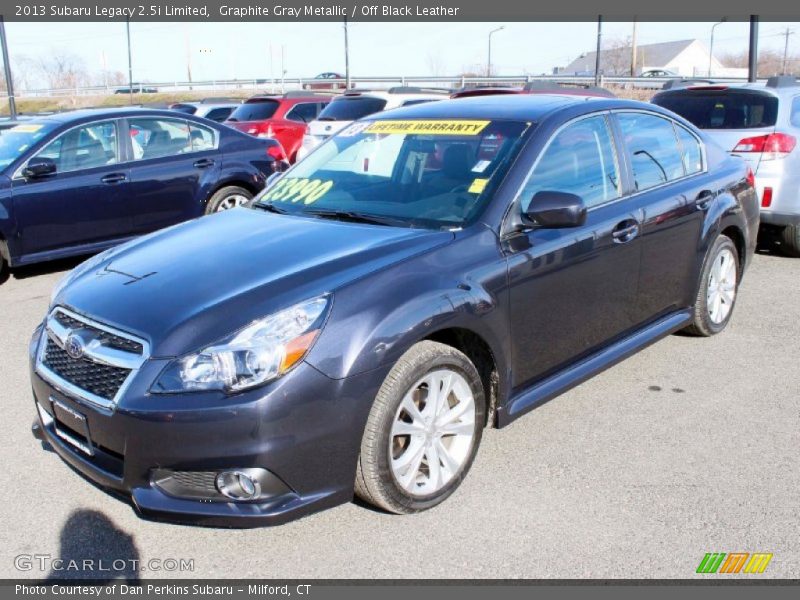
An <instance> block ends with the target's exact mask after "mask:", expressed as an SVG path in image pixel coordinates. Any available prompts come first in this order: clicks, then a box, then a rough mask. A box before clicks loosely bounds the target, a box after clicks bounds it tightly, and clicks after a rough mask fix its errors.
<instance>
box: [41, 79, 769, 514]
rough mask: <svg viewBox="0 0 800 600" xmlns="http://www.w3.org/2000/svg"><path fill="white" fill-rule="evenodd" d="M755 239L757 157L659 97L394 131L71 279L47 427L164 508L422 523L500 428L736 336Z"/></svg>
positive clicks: (480, 114)
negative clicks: (650, 352) (374, 516)
mask: <svg viewBox="0 0 800 600" xmlns="http://www.w3.org/2000/svg"><path fill="white" fill-rule="evenodd" d="M757 228H758V206H757V202H756V195H755V192H754V187H753V176H752V172H751V171H750V170H749V169H748V167H747V165H746V164H745V163H744V162H743V161H741V160H740V159H738V158H736V157H732V156H728V155H727V154H726V153H725V152H724V151H723V150H722V149H720V148H719V147H717V146H716V145H714V144H713V143H710V142H708V141H707V140H706V138H705V137H704V136H703V135H702V133H701V132H699V131H698V130H697V129H695V128H694V127H693V126H692V125H690V124H689V123H687V122H686V121H684V120H683V119H681V118H680V117H678V116H676V115H674V114H672V113H670V112H669V111H666V110H664V109H661V108H659V107H657V106H653V105H648V104H643V103H639V102H633V101H626V100H615V99H614V100H611V99H601V98H591V99H587V98H580V97H576V96H557V95H553V96H548V95H536V96H531V95H514V96H484V97H477V98H467V99H461V100H452V101H443V102H435V103H429V104H422V105H418V106H414V107H409V108H403V109H399V110H396V111H389V112H386V113H380V114H376V115H372V116H370V117H368V118H367V120H364V121H359V122H356V123H353V124H351V125H349V126H348V127H346V128H345V129H344V130H343V131H341V132H340V133H339V134H338V135H337V136H335V137H334V138H332V139H330V140H329V141H327V142H326V143H325V144H323V145H321V146H320V147H319V148H318V149H317V150H315V151H314V152H313V153H312V154H310V155H309V156H308V158H306V159H305V160H303V161H302V162H300V163H298V164H296V165H295V166H294V167H292V168H291V169H290V170H289V171H287V172H286V173H284V174H283V175H277V176H275V178H274V179H273V180H271V181H270V182H269V183H268V185H267V187H266V188H265V190H264V192H262V193H261V194H259V195H258V196H257V197H256V198H255V199H254V200H253V201H252V203H251V204H250V205H248V207H247V208H237V209H236V210H231V211H227V212H225V213H222V214H219V215H214V216H212V217H209V218H204V219H199V220H196V221H192V222H190V223H185V224H183V225H179V226H177V227H173V228H171V229H169V230H167V231H161V232H157V233H154V234H152V235H150V236H147V237H144V238H140V239H139V240H136V241H133V242H130V243H128V244H126V245H123V246H119V247H117V248H113V249H111V250H109V251H107V252H105V253H103V254H100V255H98V256H96V257H94V258H93V259H91V260H89V261H87V262H86V263H84V264H83V265H81V266H79V267H78V268H77V269H75V270H74V271H73V272H72V273H70V274H69V275H67V276H66V278H65V279H64V280H63V281H62V282H61V283H60V284H59V285H58V286H57V288H56V289H55V291H54V293H53V298H52V302H51V305H50V308H49V311H48V314H47V315H46V316H45V319H44V321H43V323H42V324H41V326H40V327H39V328H38V329H37V330H36V332H35V333H34V335H33V338H32V340H31V344H30V349H29V359H30V368H31V383H32V388H33V395H34V399H35V409H36V411H37V414H38V417H37V420H36V422H35V424H34V433H35V434H36V435H37V436H39V438H40V439H42V440H46V441H47V442H48V443H49V444H50V445H52V447H53V448H54V449H55V450H56V452H58V454H59V455H60V456H61V457H62V458H63V459H64V460H65V461H66V462H68V463H69V464H71V465H72V466H73V467H74V468H75V469H77V470H78V471H80V472H81V473H83V474H84V475H85V476H86V477H87V478H89V479H90V480H92V481H94V482H96V483H98V484H100V485H101V486H105V487H107V488H110V489H113V490H116V491H117V492H121V493H122V494H123V495H125V496H127V497H129V498H131V500H132V503H133V504H134V505H135V507H136V508H137V509H138V510H139V511H140V512H141V513H143V514H146V515H149V516H153V517H157V518H162V519H167V520H180V521H187V522H193V523H198V524H204V525H224V526H246V525H258V524H276V523H281V522H284V521H287V520H289V519H292V518H295V517H298V516H300V515H303V514H307V513H309V512H311V511H317V510H320V509H322V508H325V507H330V506H333V505H336V504H340V503H343V502H348V501H350V500H351V499H352V498H353V495H354V493H355V494H357V495H358V496H360V497H361V498H363V499H364V500H365V501H366V502H369V503H372V504H374V505H375V506H377V507H380V508H382V509H384V510H387V511H390V512H393V513H413V512H417V511H421V510H424V509H427V508H430V507H432V506H435V505H437V504H439V503H440V502H442V501H444V500H445V499H446V498H447V497H448V496H449V495H450V494H452V493H453V492H454V491H455V490H456V488H457V487H458V486H459V484H460V483H461V481H462V480H463V479H464V477H465V476H466V474H467V471H468V470H469V468H470V465H471V464H472V461H473V458H474V457H475V453H476V452H477V449H478V445H479V444H480V441H481V434H482V431H483V429H484V427H485V426H487V425H494V426H498V427H503V426H505V425H508V424H509V423H511V422H512V421H514V420H515V419H516V418H518V417H519V416H521V415H523V414H524V413H526V412H528V411H529V410H531V409H533V408H534V407H536V406H538V405H540V404H542V403H543V402H546V401H547V400H549V399H551V398H553V397H554V396H556V395H558V394H561V393H562V392H564V391H565V390H568V389H569V388H571V387H572V386H575V385H577V384H578V383H581V382H583V381H584V380H586V379H588V378H589V377H591V376H593V375H595V374H596V373H598V372H600V371H602V370H603V369H605V368H607V367H609V366H611V365H613V364H615V363H616V362H618V361H620V360H622V359H624V358H626V357H627V356H629V355H631V354H632V353H634V352H636V351H638V350H640V349H642V348H644V347H645V346H647V345H648V344H651V343H652V342H654V341H656V340H658V339H659V338H661V337H663V336H666V335H668V334H670V333H672V332H674V331H678V330H686V331H689V332H690V333H693V334H696V335H699V336H710V335H714V334H717V333H719V332H721V331H722V330H723V329H725V327H726V325H727V324H728V323H729V321H730V319H731V316H732V311H733V308H734V303H735V301H736V297H737V293H738V289H739V287H738V286H739V282H740V280H741V277H742V275H743V274H744V272H745V270H746V267H747V266H748V264H749V263H750V261H751V258H752V255H753V252H754V247H755V239H756V231H757ZM698 351H700V350H698ZM622 418H624V416H623V417H622ZM48 493H50V490H48Z"/></svg>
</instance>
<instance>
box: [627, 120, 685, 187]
mask: <svg viewBox="0 0 800 600" xmlns="http://www.w3.org/2000/svg"><path fill="white" fill-rule="evenodd" d="M617 119H618V121H619V126H620V130H621V131H622V137H623V139H624V142H625V146H626V148H627V150H628V154H629V156H630V161H631V168H632V169H633V178H634V183H635V184H636V189H637V190H638V191H642V190H647V189H650V188H653V187H656V186H658V185H662V184H665V183H668V182H670V181H674V180H676V179H679V178H681V177H683V176H684V175H685V172H684V167H683V156H682V154H681V151H680V148H679V146H678V139H677V137H676V136H675V129H674V127H673V125H672V121H670V120H668V119H664V118H662V117H657V116H655V115H651V114H647V113H619V114H618V115H617Z"/></svg>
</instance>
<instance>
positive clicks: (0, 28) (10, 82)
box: [0, 15, 17, 121]
mask: <svg viewBox="0 0 800 600" xmlns="http://www.w3.org/2000/svg"><path fill="white" fill-rule="evenodd" d="M0 44H2V46H3V69H4V70H5V76H6V91H7V92H8V114H9V117H10V118H11V120H12V121H14V120H16V118H17V102H16V100H15V99H14V79H13V76H12V73H11V63H9V62H8V42H7V41H6V24H5V21H4V20H3V16H2V15H0Z"/></svg>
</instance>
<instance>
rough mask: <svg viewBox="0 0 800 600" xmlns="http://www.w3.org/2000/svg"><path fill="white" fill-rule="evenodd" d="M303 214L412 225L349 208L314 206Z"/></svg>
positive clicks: (384, 223)
mask: <svg viewBox="0 0 800 600" xmlns="http://www.w3.org/2000/svg"><path fill="white" fill-rule="evenodd" d="M303 214H307V215H313V216H315V217H320V218H323V219H339V220H341V221H351V222H353V223H371V224H373V225H388V226H391V227H410V224H409V223H408V221H404V220H402V219H395V218H392V217H385V216H383V215H367V214H363V213H357V212H353V211H349V210H333V209H327V208H314V209H311V210H304V211H303Z"/></svg>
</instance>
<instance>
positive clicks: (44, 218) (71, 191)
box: [12, 119, 132, 254]
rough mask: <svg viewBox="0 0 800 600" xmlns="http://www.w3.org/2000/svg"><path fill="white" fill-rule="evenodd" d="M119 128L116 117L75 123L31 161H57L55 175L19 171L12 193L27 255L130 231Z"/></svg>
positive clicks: (127, 174)
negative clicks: (25, 174)
mask: <svg viewBox="0 0 800 600" xmlns="http://www.w3.org/2000/svg"><path fill="white" fill-rule="evenodd" d="M119 128H120V123H119V122H118V121H117V120H115V119H106V120H102V121H96V122H93V123H88V124H85V125H79V126H76V127H73V128H72V129H69V130H68V131H66V132H64V133H62V134H61V135H59V136H58V137H56V138H55V139H54V140H53V141H52V142H50V143H49V144H47V145H46V146H45V147H44V148H42V149H41V150H39V151H38V152H37V153H36V154H35V155H34V156H33V157H32V158H31V159H29V160H28V162H31V161H36V160H39V159H41V160H47V161H51V162H52V163H54V164H55V167H56V172H55V173H54V174H52V175H48V176H44V177H40V178H33V179H32V178H25V177H23V176H22V175H21V171H22V168H20V169H19V170H18V172H17V174H16V175H15V176H14V178H13V180H12V193H13V198H14V200H13V201H14V213H15V215H16V219H17V226H18V228H19V231H20V234H21V237H22V251H23V253H24V254H35V253H39V252H48V251H53V250H60V249H65V248H67V247H70V246H81V245H88V244H95V243H97V244H102V243H104V242H107V241H110V240H114V239H118V238H122V237H125V236H127V235H130V233H131V228H132V225H131V221H130V214H129V212H128V205H129V200H130V185H129V179H130V169H129V168H128V166H127V165H125V164H121V163H123V160H122V147H121V144H120V135H119Z"/></svg>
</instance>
